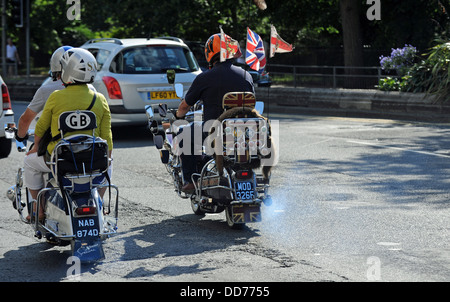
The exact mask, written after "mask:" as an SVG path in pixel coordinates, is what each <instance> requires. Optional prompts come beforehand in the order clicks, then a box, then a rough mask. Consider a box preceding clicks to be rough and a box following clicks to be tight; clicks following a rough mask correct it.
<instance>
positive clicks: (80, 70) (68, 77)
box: [61, 48, 97, 85]
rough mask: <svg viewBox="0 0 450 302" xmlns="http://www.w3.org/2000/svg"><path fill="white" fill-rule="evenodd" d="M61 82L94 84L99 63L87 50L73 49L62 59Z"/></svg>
mask: <svg viewBox="0 0 450 302" xmlns="http://www.w3.org/2000/svg"><path fill="white" fill-rule="evenodd" d="M61 67H62V72H61V80H62V81H63V83H64V84H66V85H68V84H76V83H86V84H88V83H92V82H93V81H94V77H95V75H96V74H97V61H96V60H95V58H94V56H93V55H92V54H91V53H90V52H89V51H88V50H86V49H82V48H71V49H69V50H67V51H66V52H65V53H64V54H63V56H62V58H61Z"/></svg>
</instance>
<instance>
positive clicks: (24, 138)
mask: <svg viewBox="0 0 450 302" xmlns="http://www.w3.org/2000/svg"><path fill="white" fill-rule="evenodd" d="M17 132H18V129H17V128H14V138H15V139H16V141H18V142H23V141H26V140H27V139H28V137H29V135H28V132H27V134H26V135H25V137H20V136H18V135H17Z"/></svg>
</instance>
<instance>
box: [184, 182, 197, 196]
mask: <svg viewBox="0 0 450 302" xmlns="http://www.w3.org/2000/svg"><path fill="white" fill-rule="evenodd" d="M181 191H183V192H185V193H194V191H195V186H194V184H193V183H192V182H187V183H185V185H184V186H183V187H181Z"/></svg>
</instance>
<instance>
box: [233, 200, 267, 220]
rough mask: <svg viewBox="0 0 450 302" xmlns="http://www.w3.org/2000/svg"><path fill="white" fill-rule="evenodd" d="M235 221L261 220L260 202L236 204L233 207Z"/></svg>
mask: <svg viewBox="0 0 450 302" xmlns="http://www.w3.org/2000/svg"><path fill="white" fill-rule="evenodd" d="M231 211H232V217H233V222H234V223H247V222H259V221H261V206H260V205H259V204H236V205H233V206H232V207H231Z"/></svg>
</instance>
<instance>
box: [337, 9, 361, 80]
mask: <svg viewBox="0 0 450 302" xmlns="http://www.w3.org/2000/svg"><path fill="white" fill-rule="evenodd" d="M340 10H341V22H342V32H343V42H344V63H345V66H346V67H353V66H363V65H364V60H363V45H362V38H361V30H360V28H361V24H360V19H359V18H360V1H359V0H340ZM345 73H346V74H347V75H350V74H358V73H360V70H358V69H354V70H352V69H346V70H345ZM347 80H348V81H346V83H347V84H348V85H345V86H354V85H355V84H356V82H357V78H353V79H351V78H349V77H347ZM355 80H356V81H355Z"/></svg>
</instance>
